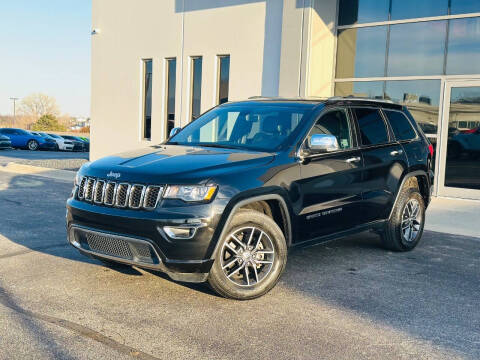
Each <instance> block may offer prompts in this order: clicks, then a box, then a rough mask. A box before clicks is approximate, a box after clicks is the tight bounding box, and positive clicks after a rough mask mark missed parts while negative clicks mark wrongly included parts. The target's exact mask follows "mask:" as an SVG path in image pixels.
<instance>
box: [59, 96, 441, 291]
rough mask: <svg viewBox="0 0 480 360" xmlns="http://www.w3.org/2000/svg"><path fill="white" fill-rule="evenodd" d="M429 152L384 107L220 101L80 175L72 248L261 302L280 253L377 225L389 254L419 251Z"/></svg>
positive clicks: (412, 126)
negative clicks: (157, 139)
mask: <svg viewBox="0 0 480 360" xmlns="http://www.w3.org/2000/svg"><path fill="white" fill-rule="evenodd" d="M432 156H433V148H432V145H431V144H430V143H429V142H428V140H427V138H426V137H425V135H424V133H423V132H422V130H421V129H420V128H419V126H418V125H417V124H416V122H415V121H414V119H413V117H412V115H411V114H410V113H409V111H408V110H407V108H406V107H403V106H401V105H397V104H393V103H391V102H387V101H374V100H366V99H352V98H331V99H328V100H322V101H320V100H315V101H307V100H282V99H255V100H250V101H244V102H232V103H226V104H223V105H220V106H217V107H215V108H214V109H212V110H210V111H208V112H206V113H205V114H203V115H201V116H200V117H199V118H198V119H196V120H195V121H193V122H191V123H190V124H188V125H187V126H186V127H185V128H183V129H178V128H175V129H173V130H172V136H171V137H170V138H169V139H168V140H167V141H166V142H165V143H163V144H161V145H156V146H152V147H149V148H146V149H143V150H137V151H133V152H128V153H123V154H119V155H116V156H109V157H105V158H102V159H99V160H97V161H94V162H92V163H87V164H86V165H84V166H82V168H81V169H80V170H79V172H78V173H77V176H76V180H75V185H74V189H73V191H72V195H71V197H70V198H69V199H68V201H67V228H68V238H69V241H70V243H71V244H72V245H73V246H74V247H75V248H77V249H78V250H79V251H80V252H81V253H83V254H85V255H88V256H91V257H93V258H96V259H100V260H101V261H103V262H105V263H107V264H108V263H112V262H113V263H122V264H127V265H136V266H139V267H145V268H148V269H153V270H157V271H163V272H166V273H167V274H168V275H169V276H170V277H171V278H172V279H175V280H179V281H188V282H203V281H208V283H209V284H210V285H211V287H212V288H213V289H214V290H215V291H216V292H217V293H218V294H220V295H222V296H225V297H229V298H234V299H252V298H256V297H259V296H261V295H263V294H265V293H267V292H268V291H269V290H270V289H272V288H273V287H274V286H275V284H276V283H277V281H278V280H279V278H280V276H281V274H282V272H283V271H284V269H285V265H286V261H287V250H288V249H289V248H291V247H295V246H304V245H307V244H314V243H318V242H322V241H327V240H332V239H335V238H339V237H342V236H345V235H347V234H353V233H358V232H361V231H365V230H374V231H377V232H379V233H380V234H381V239H382V244H383V246H384V247H385V248H387V249H389V250H393V251H409V250H412V249H413V248H415V246H416V245H417V244H418V243H419V241H420V239H421V237H422V233H423V227H424V223H425V209H426V207H427V206H428V204H429V201H430V189H431V183H432V178H433V172H432V170H431V168H430V164H431V159H432Z"/></svg>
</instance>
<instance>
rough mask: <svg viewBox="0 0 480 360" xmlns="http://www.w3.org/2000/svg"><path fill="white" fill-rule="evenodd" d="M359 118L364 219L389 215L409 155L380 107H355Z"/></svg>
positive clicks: (365, 220)
mask: <svg viewBox="0 0 480 360" xmlns="http://www.w3.org/2000/svg"><path fill="white" fill-rule="evenodd" d="M351 110H352V113H353V115H354V117H355V120H356V126H357V130H358V135H359V136H358V138H359V139H358V141H359V142H360V146H361V151H362V156H363V161H364V171H363V174H362V188H363V190H362V198H363V200H362V210H361V213H362V222H363V223H369V222H373V221H376V220H382V219H386V218H388V216H389V214H390V210H391V208H392V206H393V203H394V201H395V194H396V191H397V188H398V186H399V183H400V181H401V178H402V175H403V173H404V171H405V170H406V169H407V168H408V163H407V158H406V155H405V152H404V150H403V148H402V146H401V144H400V143H398V142H397V141H396V140H395V138H394V136H393V134H392V132H391V130H390V127H389V126H388V125H387V123H386V122H385V119H384V118H383V115H382V113H381V111H380V109H379V108H377V107H370V106H368V107H352V108H351Z"/></svg>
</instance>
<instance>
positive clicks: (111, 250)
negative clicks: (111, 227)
mask: <svg viewBox="0 0 480 360" xmlns="http://www.w3.org/2000/svg"><path fill="white" fill-rule="evenodd" d="M86 240H87V243H88V247H89V248H90V250H92V251H95V252H98V253H101V254H105V255H110V256H115V257H120V258H123V259H128V260H133V254H132V251H131V250H130V247H129V246H128V242H126V241H125V240H122V239H113V238H111V237H108V236H102V235H97V234H92V233H88V234H87V236H86Z"/></svg>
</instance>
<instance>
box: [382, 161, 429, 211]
mask: <svg viewBox="0 0 480 360" xmlns="http://www.w3.org/2000/svg"><path fill="white" fill-rule="evenodd" d="M413 178H415V179H416V181H417V184H418V188H419V190H420V194H421V195H422V197H423V200H424V202H425V207H427V206H428V204H429V202H430V188H431V184H430V179H429V175H428V174H427V172H426V171H424V170H416V171H412V172H409V173H407V174H405V175H404V176H403V178H402V181H401V182H400V186H399V187H398V189H397V192H396V194H395V201H394V202H393V205H392V208H391V209H390V214H389V216H388V218H389V219H390V218H391V217H392V214H393V211H394V209H395V206H396V205H397V202H398V198H399V197H400V194H401V192H402V189H403V187H404V186H405V184H406V183H407V182H408V181H411V180H412V179H413Z"/></svg>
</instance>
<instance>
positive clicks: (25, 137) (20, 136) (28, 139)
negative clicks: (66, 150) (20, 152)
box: [0, 128, 56, 151]
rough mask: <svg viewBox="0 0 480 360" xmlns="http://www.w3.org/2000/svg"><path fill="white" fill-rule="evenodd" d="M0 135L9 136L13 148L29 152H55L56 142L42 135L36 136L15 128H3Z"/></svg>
mask: <svg viewBox="0 0 480 360" xmlns="http://www.w3.org/2000/svg"><path fill="white" fill-rule="evenodd" d="M0 134H1V135H5V136H7V137H8V138H9V139H10V141H11V142H12V147H14V148H22V149H28V150H32V151H35V150H38V149H45V150H55V148H56V142H55V140H53V139H46V138H44V137H42V136H40V135H35V134H33V133H31V132H30V131H27V130H23V129H14V128H2V129H0Z"/></svg>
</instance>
